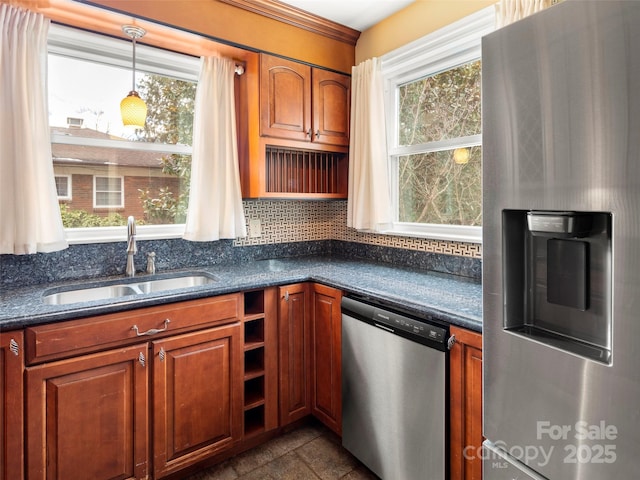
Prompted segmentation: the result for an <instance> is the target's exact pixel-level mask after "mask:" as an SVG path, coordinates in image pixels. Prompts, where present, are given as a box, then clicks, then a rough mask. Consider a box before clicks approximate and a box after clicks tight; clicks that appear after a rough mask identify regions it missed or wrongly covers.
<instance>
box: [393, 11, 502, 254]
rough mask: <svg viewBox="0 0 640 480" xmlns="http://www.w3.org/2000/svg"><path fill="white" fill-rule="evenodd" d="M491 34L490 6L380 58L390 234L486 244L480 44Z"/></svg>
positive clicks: (492, 20)
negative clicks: (391, 209)
mask: <svg viewBox="0 0 640 480" xmlns="http://www.w3.org/2000/svg"><path fill="white" fill-rule="evenodd" d="M493 28H494V9H493V7H489V8H488V9H485V10H482V11H480V12H478V13H476V14H473V15H471V16H469V17H467V18H465V19H462V20H460V21H459V22H456V23H454V24H452V25H450V26H448V27H445V28H443V29H441V30H439V31H437V32H435V33H433V34H431V35H428V36H427V37H424V38H422V39H420V40H418V41H416V42H413V43H411V44H409V45H407V46H405V47H402V48H400V49H398V50H396V51H393V52H390V53H389V54H387V55H385V56H384V57H382V72H383V76H384V80H385V104H386V110H387V119H386V123H387V135H388V139H387V140H388V142H387V143H388V147H389V171H390V178H391V184H392V188H393V195H392V201H393V204H394V212H395V220H394V224H393V227H392V231H391V232H389V233H395V234H406V235H415V236H424V237H429V238H435V239H446V240H456V241H470V242H480V241H481V225H482V188H481V187H482V132H481V125H482V122H481V101H480V100H481V88H480V86H481V83H480V80H481V63H480V39H481V37H482V35H485V34H487V33H489V32H491V31H493Z"/></svg>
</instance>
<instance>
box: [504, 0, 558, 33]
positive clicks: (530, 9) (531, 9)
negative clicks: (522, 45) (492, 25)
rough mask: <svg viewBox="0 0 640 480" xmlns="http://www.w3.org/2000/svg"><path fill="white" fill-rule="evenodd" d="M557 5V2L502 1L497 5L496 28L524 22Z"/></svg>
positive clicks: (550, 0) (531, 0)
mask: <svg viewBox="0 0 640 480" xmlns="http://www.w3.org/2000/svg"><path fill="white" fill-rule="evenodd" d="M554 3H557V0H556V1H554V0H500V2H499V3H498V4H497V5H496V27H497V28H500V27H504V26H506V25H509V24H510V23H513V22H515V21H517V20H522V19H523V18H525V17H528V16H529V15H532V14H534V13H536V12H539V11H540V10H544V9H545V8H547V7H550V6H551V5H552V4H554Z"/></svg>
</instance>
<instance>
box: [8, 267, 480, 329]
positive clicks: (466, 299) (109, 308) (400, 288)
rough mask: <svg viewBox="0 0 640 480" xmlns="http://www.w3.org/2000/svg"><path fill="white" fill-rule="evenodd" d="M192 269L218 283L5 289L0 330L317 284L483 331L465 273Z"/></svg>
mask: <svg viewBox="0 0 640 480" xmlns="http://www.w3.org/2000/svg"><path fill="white" fill-rule="evenodd" d="M188 271H201V272H207V273H209V274H211V275H213V276H215V277H216V280H217V281H216V282H214V283H211V284H208V285H203V286H199V287H189V288H183V289H179V290H170V291H164V292H157V293H149V294H143V295H132V296H126V297H120V298H118V299H112V300H100V301H91V302H83V303H74V304H69V305H46V304H45V303H44V302H43V300H42V297H43V295H45V294H46V293H47V292H48V291H50V290H51V289H54V288H55V289H69V288H70V287H71V286H74V285H75V286H78V287H81V288H84V287H87V286H91V285H96V286H98V285H101V284H104V283H108V282H112V281H114V280H121V281H122V282H125V283H126V282H128V281H131V279H125V278H124V277H109V278H105V279H103V280H102V281H94V280H91V281H84V282H79V281H76V282H59V283H51V284H46V285H38V286H33V287H25V288H16V289H4V290H3V292H2V309H1V311H0V330H11V329H16V328H22V327H25V326H30V325H38V324H44V323H51V322H57V321H63V320H70V319H74V318H81V317H87V316H90V315H98V314H105V313H113V312H119V311H124V310H129V309H132V308H139V307H147V306H152V305H162V304H167V303H173V302H177V301H184V300H191V299H195V298H201V297H209V296H213V295H220V294H224V293H231V292H238V291H243V290H250V289H255V288H263V287H268V286H273V285H286V284H290V283H297V282H302V281H314V282H319V283H324V284H326V285H330V286H332V287H335V288H339V289H341V290H342V291H344V292H345V293H346V294H356V295H359V296H361V297H364V298H367V299H371V300H376V301H378V302H380V303H382V304H383V305H386V306H388V307H391V308H399V309H402V310H404V311H407V312H409V313H413V314H415V315H419V316H426V315H430V316H433V317H435V318H438V319H440V320H443V321H445V322H448V323H450V324H452V325H457V326H461V327H464V328H468V329H471V330H474V331H478V332H479V331H482V286H481V285H480V283H479V282H478V281H477V280H473V279H470V278H467V277H462V276H456V275H448V274H443V273H435V272H429V271H425V270H418V269H411V268H403V267H394V266H393V265H390V264H385V263H372V262H366V261H358V260H344V259H335V258H331V257H297V258H285V259H278V260H261V261H255V262H250V263H241V264H235V265H216V266H213V267H210V268H197V269H189V270H188ZM176 272H183V271H176ZM171 273H175V272H159V273H158V274H156V275H155V276H150V275H138V276H136V277H135V278H134V279H133V281H144V280H150V279H151V278H156V277H160V278H161V277H163V276H166V275H169V274H171Z"/></svg>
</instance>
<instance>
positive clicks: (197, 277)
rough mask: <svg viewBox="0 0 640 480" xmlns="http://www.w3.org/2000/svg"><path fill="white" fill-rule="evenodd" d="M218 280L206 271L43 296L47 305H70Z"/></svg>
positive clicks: (195, 285) (53, 291)
mask: <svg viewBox="0 0 640 480" xmlns="http://www.w3.org/2000/svg"><path fill="white" fill-rule="evenodd" d="M216 281H217V279H216V278H215V277H213V276H211V275H208V274H206V273H192V274H182V275H179V276H170V277H163V278H154V279H153V280H144V281H140V280H138V281H132V282H128V283H117V284H114V285H100V286H93V287H92V286H88V287H82V288H74V289H69V290H62V289H61V288H56V289H52V290H48V292H49V293H46V292H45V295H44V296H43V297H42V298H43V301H44V303H46V304H47V305H68V304H71V303H81V302H91V301H95V300H109V299H113V298H120V297H126V296H130V295H144V294H148V293H156V292H162V291H165V290H178V289H181V288H189V287H199V286H201V285H208V284H210V283H214V282H216Z"/></svg>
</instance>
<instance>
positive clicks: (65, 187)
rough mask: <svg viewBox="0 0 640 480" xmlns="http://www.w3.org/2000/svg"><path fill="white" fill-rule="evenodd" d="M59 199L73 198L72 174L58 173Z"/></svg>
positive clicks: (57, 187)
mask: <svg viewBox="0 0 640 480" xmlns="http://www.w3.org/2000/svg"><path fill="white" fill-rule="evenodd" d="M55 179H56V191H57V192H58V200H71V175H56V176H55Z"/></svg>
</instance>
